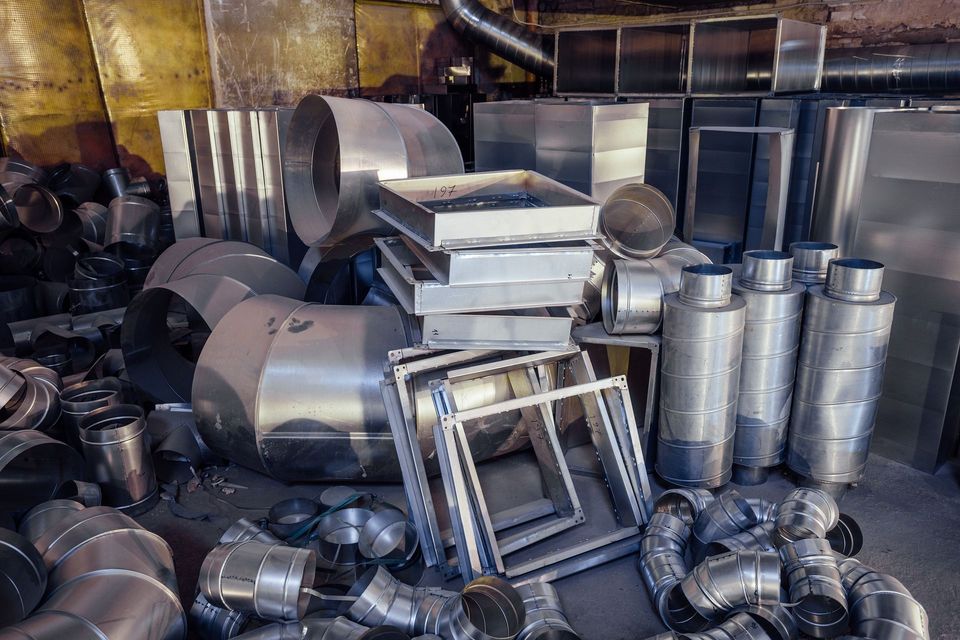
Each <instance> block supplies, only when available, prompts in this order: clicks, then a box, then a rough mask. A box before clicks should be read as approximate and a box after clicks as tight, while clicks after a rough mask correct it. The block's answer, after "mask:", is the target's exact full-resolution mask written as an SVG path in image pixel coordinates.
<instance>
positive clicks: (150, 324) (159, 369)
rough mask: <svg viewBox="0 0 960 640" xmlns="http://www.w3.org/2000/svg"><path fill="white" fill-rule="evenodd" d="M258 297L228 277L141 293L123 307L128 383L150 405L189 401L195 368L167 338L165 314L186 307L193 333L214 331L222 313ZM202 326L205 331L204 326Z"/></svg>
mask: <svg viewBox="0 0 960 640" xmlns="http://www.w3.org/2000/svg"><path fill="white" fill-rule="evenodd" d="M254 295H256V292H255V291H253V290H252V289H251V288H250V287H249V286H247V285H246V284H244V283H242V282H240V281H239V280H235V279H233V278H230V277H226V276H217V275H207V274H192V275H189V276H186V277H184V278H181V279H179V280H174V281H172V282H168V283H166V284H161V285H156V286H152V287H149V288H146V289H144V290H143V291H141V292H140V293H139V294H137V296H136V297H135V298H134V299H133V301H132V302H131V303H130V304H129V305H128V306H127V308H126V311H125V313H124V316H123V324H122V325H121V329H120V345H121V348H122V349H123V359H124V364H125V365H126V370H127V374H128V375H129V377H130V379H131V381H132V382H133V383H134V384H136V385H137V387H138V388H139V389H140V390H141V391H142V392H143V393H144V395H145V396H146V397H147V398H149V399H150V400H152V401H154V402H189V401H190V392H191V391H190V388H191V385H192V383H193V377H194V370H195V365H194V363H193V362H191V361H190V360H188V359H187V358H186V357H184V356H183V355H182V354H181V353H180V352H178V351H177V350H176V348H175V347H174V346H173V344H172V343H171V342H170V341H169V339H164V338H163V337H165V336H167V335H168V334H169V329H168V314H169V313H170V312H171V310H175V309H180V308H182V309H185V310H186V312H187V314H188V318H192V319H193V320H194V322H193V324H192V325H191V326H190V328H191V329H192V330H194V331H197V332H201V333H203V332H205V331H204V329H206V330H212V329H215V328H216V326H217V324H218V323H219V322H220V320H221V319H222V318H223V317H224V315H225V314H226V313H227V312H228V311H230V310H231V309H232V308H234V307H235V306H236V305H238V304H239V303H240V302H242V301H244V300H246V299H247V298H250V297H252V296H254ZM204 325H205V327H204Z"/></svg>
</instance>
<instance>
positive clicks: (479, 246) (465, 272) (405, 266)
mask: <svg viewBox="0 0 960 640" xmlns="http://www.w3.org/2000/svg"><path fill="white" fill-rule="evenodd" d="M599 212H600V205H599V203H597V202H596V201H594V200H592V199H591V198H589V197H587V196H585V195H583V194H581V193H579V192H577V191H575V190H573V189H571V188H569V187H566V186H564V185H562V184H560V183H559V182H556V181H554V180H551V179H549V178H546V177H544V176H542V175H540V174H538V173H536V172H533V171H492V172H485V173H475V174H466V175H465V174H457V175H449V176H433V177H427V178H412V179H405V180H389V181H384V182H381V183H380V209H379V210H377V211H375V212H374V213H375V214H376V215H377V216H379V217H380V218H382V219H383V220H385V221H387V222H389V223H390V224H391V225H393V226H394V227H395V228H396V229H397V230H398V231H400V232H401V233H402V234H403V235H402V236H398V237H394V238H384V239H379V240H377V246H378V247H379V249H380V252H381V254H382V256H383V260H382V266H381V268H380V269H379V274H380V276H381V277H382V278H383V280H384V282H385V283H386V284H387V286H388V287H389V288H390V290H391V291H392V292H393V294H394V295H395V296H396V297H397V299H398V300H399V302H400V304H401V305H402V306H403V307H404V309H405V310H406V311H407V312H408V313H410V314H413V315H416V316H417V317H418V318H419V320H420V324H421V329H422V332H423V346H425V347H429V348H434V349H506V350H524V351H528V350H552V349H565V348H567V347H568V346H569V344H570V331H571V329H572V325H573V316H572V315H571V314H569V313H561V314H556V313H555V314H553V315H551V313H550V310H551V309H566V308H569V307H576V306H577V305H580V304H582V302H583V291H584V284H585V283H586V282H587V280H588V279H589V278H590V274H591V267H592V266H593V251H594V245H593V244H592V243H591V242H589V241H591V240H594V239H596V238H597V224H598V220H599Z"/></svg>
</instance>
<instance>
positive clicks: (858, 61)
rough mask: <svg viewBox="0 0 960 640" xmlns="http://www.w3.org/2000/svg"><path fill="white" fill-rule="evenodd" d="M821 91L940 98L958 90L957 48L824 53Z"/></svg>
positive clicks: (916, 46)
mask: <svg viewBox="0 0 960 640" xmlns="http://www.w3.org/2000/svg"><path fill="white" fill-rule="evenodd" d="M822 85H823V86H822V90H823V91H829V92H842V93H846V92H852V93H891V92H897V93H900V92H902V93H919V94H934V95H937V94H942V93H952V92H956V91H957V90H960V44H958V43H956V42H949V43H946V42H945V43H939V44H912V45H896V46H882V47H861V48H853V49H827V52H826V56H825V59H824V61H823V76H822Z"/></svg>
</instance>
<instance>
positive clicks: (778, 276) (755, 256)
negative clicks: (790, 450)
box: [733, 251, 806, 485]
mask: <svg viewBox="0 0 960 640" xmlns="http://www.w3.org/2000/svg"><path fill="white" fill-rule="evenodd" d="M792 271H793V258H792V257H790V255H789V254H787V253H783V252H781V251H747V252H746V253H744V254H743V264H742V265H741V267H740V269H739V277H738V278H737V279H736V280H735V281H734V283H733V292H734V293H736V294H737V295H739V296H740V297H741V298H743V299H744V301H745V302H746V305H747V308H746V323H745V327H744V331H743V361H742V363H741V365H740V395H739V397H738V400H737V429H736V435H735V436H734V441H733V478H734V481H735V482H736V483H737V484H740V485H748V484H760V483H762V482H765V481H766V479H767V475H768V474H769V470H770V468H771V467H775V466H777V465H779V464H780V463H781V462H783V461H784V459H785V458H786V447H787V425H788V424H789V422H790V406H791V403H792V401H793V381H794V376H795V373H796V368H797V349H798V346H799V344H800V318H801V313H802V309H803V295H804V293H805V292H806V287H805V286H804V285H803V284H801V283H799V282H797V283H794V282H793V280H792Z"/></svg>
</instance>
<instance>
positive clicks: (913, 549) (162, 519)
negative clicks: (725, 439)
mask: <svg viewBox="0 0 960 640" xmlns="http://www.w3.org/2000/svg"><path fill="white" fill-rule="evenodd" d="M518 460H519V462H506V463H494V464H493V465H487V466H488V467H489V468H487V469H486V470H485V471H486V475H487V476H488V477H489V482H490V483H491V486H490V489H491V490H492V492H493V493H496V487H497V486H498V485H499V486H501V487H502V488H503V489H504V492H505V493H506V492H507V491H506V490H508V489H510V488H511V487H512V486H513V480H512V478H513V472H512V471H510V469H511V465H515V464H522V463H523V459H522V457H521V458H519V459H518ZM498 464H499V465H500V466H497V465H498ZM482 470H483V468H482ZM214 473H216V474H219V475H222V476H225V477H226V478H227V479H228V480H229V482H231V483H235V484H237V485H241V486H243V487H246V488H243V489H237V490H236V491H235V492H234V493H232V494H230V495H226V494H224V493H223V492H221V491H220V490H217V489H213V488H205V489H201V490H199V491H196V492H194V493H187V492H185V491H182V492H181V494H182V495H181V497H180V499H179V504H180V505H181V506H182V507H184V508H185V509H187V510H190V511H192V512H195V513H205V514H208V516H209V518H208V519H207V520H187V519H183V518H179V517H175V516H174V515H173V514H172V513H171V511H170V506H169V504H168V503H165V502H161V504H160V505H159V506H158V507H156V508H155V509H154V510H153V511H151V512H150V513H148V514H146V515H144V516H142V517H141V518H139V520H140V521H141V522H142V523H143V524H144V526H146V527H148V528H150V529H151V530H153V531H155V532H157V533H159V534H160V535H162V536H163V537H164V538H166V539H167V540H168V541H169V542H170V544H171V545H172V546H173V548H174V552H175V560H176V563H177V573H178V577H179V579H180V585H181V595H182V597H183V598H184V601H185V603H189V602H190V601H192V599H193V595H194V589H195V585H196V578H197V574H198V572H199V567H200V563H201V562H202V560H203V557H204V556H205V555H206V553H207V551H209V550H210V549H211V548H212V547H213V546H214V545H215V544H216V542H217V539H218V538H219V536H220V534H221V532H222V531H223V530H224V529H225V528H226V527H227V526H229V525H230V524H232V523H233V522H234V521H235V520H236V519H237V518H238V517H241V516H246V517H249V518H251V519H256V518H259V517H262V516H265V515H266V512H267V510H268V509H269V507H270V506H271V505H272V504H274V503H275V502H277V501H279V500H281V499H283V498H287V497H293V496H304V497H316V496H318V495H319V494H320V492H321V491H322V490H323V489H324V485H316V484H314V485H284V484H282V483H279V482H276V481H273V480H271V479H269V478H266V477H263V476H260V475H258V474H256V473H253V472H250V471H247V470H245V469H242V468H239V467H228V468H219V469H215V470H214ZM207 485H209V481H208V483H207ZM731 486H734V487H735V488H737V489H739V490H740V491H741V493H742V494H744V495H745V496H747V497H765V498H768V499H775V500H779V499H780V498H782V497H783V495H784V494H786V493H787V491H789V490H790V489H791V488H792V487H793V484H792V482H791V481H790V480H788V479H787V478H785V477H783V476H781V475H779V474H778V475H776V476H771V478H770V480H769V481H768V482H767V483H766V484H764V485H761V486H758V487H736V486H735V485H731ZM363 488H364V489H366V490H371V491H374V492H376V493H378V494H380V495H382V496H383V497H384V498H385V499H387V500H389V501H391V502H394V503H395V504H398V505H403V504H404V502H403V493H402V489H401V487H400V486H399V485H387V486H382V485H377V486H370V487H363ZM657 492H659V489H657ZM489 495H490V492H488V496H489ZM840 508H841V510H842V511H843V512H844V513H847V514H849V515H851V516H853V517H854V518H855V519H856V520H857V522H858V523H859V524H860V526H861V528H862V529H863V533H864V538H865V542H864V547H863V551H862V552H861V553H860V555H859V559H860V560H861V561H863V562H864V563H865V564H867V565H870V566H872V567H874V568H876V569H879V570H882V571H884V572H885V573H890V574H892V575H894V576H896V577H897V578H898V579H900V581H901V582H903V583H904V584H905V585H906V586H907V587H908V588H909V589H910V590H911V591H912V592H913V595H914V596H915V597H916V598H917V599H918V600H919V601H920V602H921V603H922V604H923V605H924V606H925V607H926V609H927V613H928V614H929V617H930V631H931V637H932V638H935V639H943V640H960V469H958V468H956V467H946V468H945V469H943V470H942V471H941V472H940V473H939V474H938V475H936V476H931V475H927V474H924V473H921V472H918V471H915V470H913V469H911V468H909V467H906V466H903V465H900V464H898V463H895V462H891V461H889V460H886V459H884V458H880V457H876V456H872V457H871V459H870V464H869V466H868V468H867V474H866V479H865V480H864V481H863V483H862V484H861V485H860V486H859V487H858V488H856V489H855V490H852V491H850V492H848V493H847V495H846V496H845V497H844V498H843V499H842V500H841V502H840ZM406 579H407V580H408V581H410V580H412V579H415V578H411V577H407V578H406ZM422 581H423V582H428V583H430V584H442V581H441V579H440V577H439V576H438V575H435V574H433V573H432V572H427V573H426V574H424V576H423V577H422ZM555 584H556V586H557V589H558V590H559V592H560V596H561V598H562V599H563V602H564V604H565V607H566V609H567V613H568V615H569V618H570V621H571V623H572V625H573V626H574V628H575V629H576V630H577V631H578V632H579V633H580V635H581V637H582V638H583V640H627V639H629V640H642V639H643V638H647V637H648V636H652V635H654V634H656V633H659V632H660V631H662V630H663V627H662V626H661V624H660V622H659V620H658V619H657V617H656V616H655V614H654V612H653V610H652V609H651V607H650V604H649V601H648V599H647V594H646V590H645V589H644V586H643V583H642V581H641V580H640V576H639V574H638V573H637V571H636V569H635V561H634V558H632V557H628V558H623V559H621V560H617V561H614V562H611V563H609V564H607V565H604V566H601V567H597V568H594V569H592V570H590V571H587V572H585V573H582V574H579V575H576V576H572V577H569V578H566V579H563V580H561V581H558V582H556V583H555ZM447 586H450V587H451V588H457V585H447Z"/></svg>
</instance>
